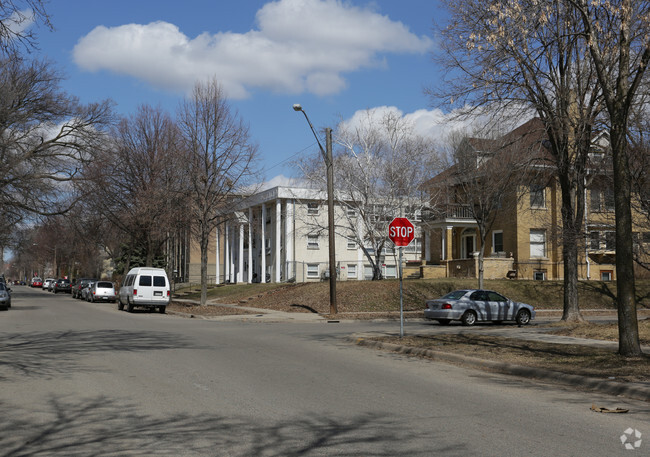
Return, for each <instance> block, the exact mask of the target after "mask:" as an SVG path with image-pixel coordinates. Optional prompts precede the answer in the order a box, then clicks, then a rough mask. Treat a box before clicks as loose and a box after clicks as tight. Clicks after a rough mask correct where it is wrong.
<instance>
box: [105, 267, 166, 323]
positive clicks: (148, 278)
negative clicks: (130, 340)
mask: <svg viewBox="0 0 650 457" xmlns="http://www.w3.org/2000/svg"><path fill="white" fill-rule="evenodd" d="M170 292H171V290H170V287H169V279H167V273H166V272H165V270H163V269H162V268H151V267H141V268H132V269H131V270H130V271H129V272H128V274H127V275H126V277H125V278H124V282H123V284H122V287H120V296H119V298H118V300H117V308H118V309H120V310H122V309H124V306H126V309H127V310H128V311H129V312H132V311H133V308H134V307H136V306H139V307H144V308H154V309H155V308H157V309H158V311H159V312H160V313H161V314H164V313H165V309H166V307H167V305H168V304H169V300H170V297H171V293H170Z"/></svg>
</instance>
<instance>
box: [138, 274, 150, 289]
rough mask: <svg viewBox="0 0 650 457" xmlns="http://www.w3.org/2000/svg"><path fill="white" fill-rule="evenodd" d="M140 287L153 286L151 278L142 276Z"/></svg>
mask: <svg viewBox="0 0 650 457" xmlns="http://www.w3.org/2000/svg"><path fill="white" fill-rule="evenodd" d="M138 285H139V286H147V287H148V286H151V276H140V282H138Z"/></svg>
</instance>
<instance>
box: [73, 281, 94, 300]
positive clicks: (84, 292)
mask: <svg viewBox="0 0 650 457" xmlns="http://www.w3.org/2000/svg"><path fill="white" fill-rule="evenodd" d="M96 281H97V280H96V279H90V280H88V281H84V282H83V286H82V288H81V292H79V296H78V297H77V298H81V299H82V300H86V301H87V300H88V294H89V293H90V290H91V288H92V285H93V284H95V282H96Z"/></svg>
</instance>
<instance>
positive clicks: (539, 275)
mask: <svg viewBox="0 0 650 457" xmlns="http://www.w3.org/2000/svg"><path fill="white" fill-rule="evenodd" d="M533 279H534V280H535V281H546V270H539V271H533Z"/></svg>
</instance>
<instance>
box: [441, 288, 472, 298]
mask: <svg viewBox="0 0 650 457" xmlns="http://www.w3.org/2000/svg"><path fill="white" fill-rule="evenodd" d="M466 293H467V291H466V290H455V291H453V292H449V293H448V294H447V295H445V296H443V297H442V298H446V299H447V300H460V299H461V298H463V296H464V295H465V294H466Z"/></svg>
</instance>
